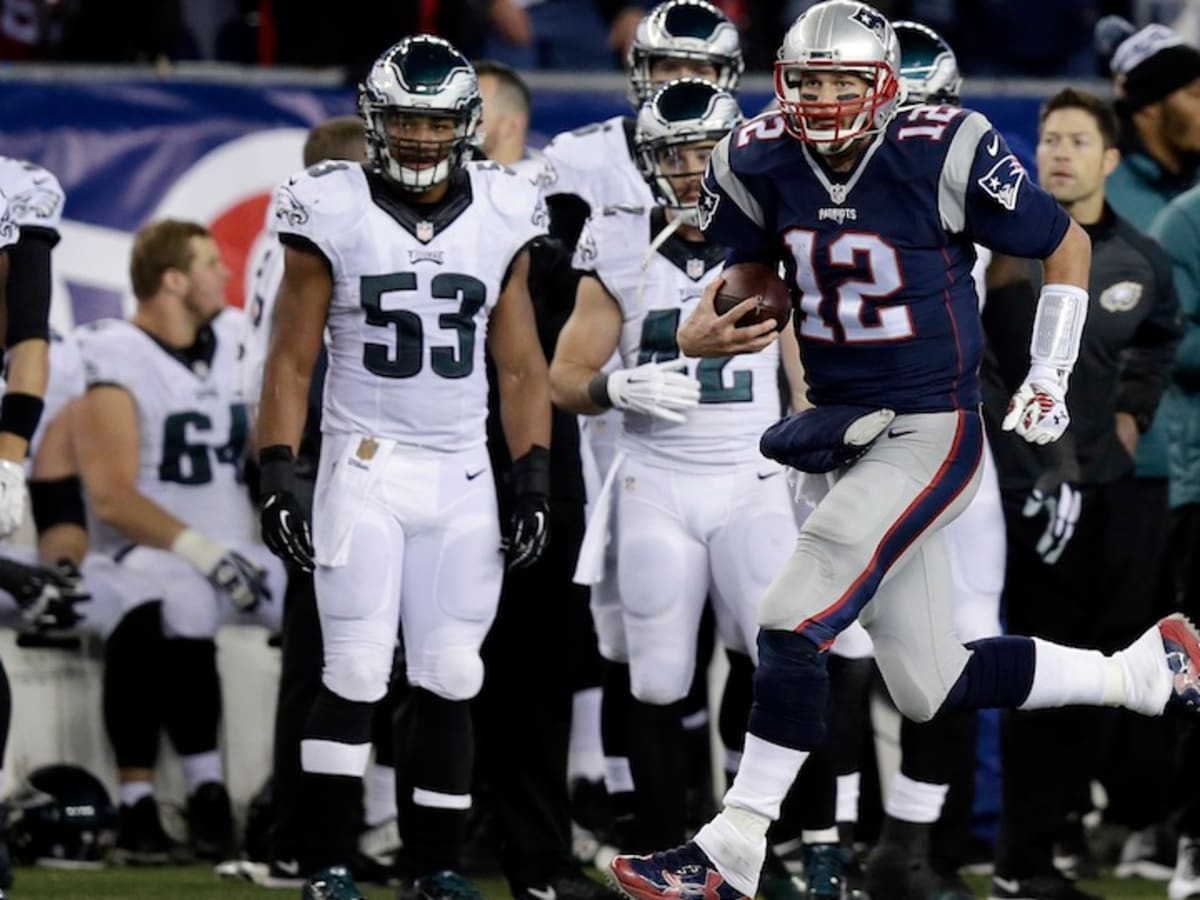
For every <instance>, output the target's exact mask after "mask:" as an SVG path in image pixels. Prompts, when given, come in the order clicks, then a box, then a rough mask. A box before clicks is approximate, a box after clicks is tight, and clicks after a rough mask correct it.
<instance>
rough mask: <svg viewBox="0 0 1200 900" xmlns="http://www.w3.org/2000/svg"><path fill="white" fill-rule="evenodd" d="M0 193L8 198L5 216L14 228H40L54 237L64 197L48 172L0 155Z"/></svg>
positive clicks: (0, 218) (36, 166)
mask: <svg viewBox="0 0 1200 900" xmlns="http://www.w3.org/2000/svg"><path fill="white" fill-rule="evenodd" d="M0 194H3V195H4V196H5V197H6V198H7V199H8V213H9V216H10V217H11V218H12V220H13V222H15V223H16V224H17V227H18V228H41V229H45V230H46V231H52V232H54V233H55V234H57V232H58V223H59V222H60V221H61V220H62V211H63V203H64V202H65V200H66V198H65V196H64V195H63V189H62V186H61V185H60V184H59V183H58V179H57V178H55V177H54V176H53V175H52V174H51V173H50V172H48V171H46V170H45V169H43V168H42V167H41V166H38V165H34V164H33V163H31V162H24V161H23V160H19V159H12V158H10V157H7V156H0ZM2 218H3V217H2V216H0V220H2ZM0 238H2V235H0ZM14 240H15V238H14ZM0 243H3V241H2V240H0Z"/></svg>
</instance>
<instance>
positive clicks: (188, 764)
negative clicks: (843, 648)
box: [179, 750, 224, 794]
mask: <svg viewBox="0 0 1200 900" xmlns="http://www.w3.org/2000/svg"><path fill="white" fill-rule="evenodd" d="M179 761H180V762H181V763H183V777H184V779H185V780H186V781H187V786H188V793H189V794H194V793H195V792H196V788H198V787H200V785H202V784H207V783H208V782H210V781H215V782H218V783H220V782H222V781H224V771H223V770H222V768H221V751H220V750H208V751H206V752H204V753H193V754H191V755H190V756H180V757H179Z"/></svg>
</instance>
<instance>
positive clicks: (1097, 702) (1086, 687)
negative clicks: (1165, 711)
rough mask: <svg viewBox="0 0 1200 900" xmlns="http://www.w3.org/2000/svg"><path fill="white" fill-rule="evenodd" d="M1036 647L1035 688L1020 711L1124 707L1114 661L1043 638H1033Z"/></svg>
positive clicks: (1120, 683) (1095, 651)
mask: <svg viewBox="0 0 1200 900" xmlns="http://www.w3.org/2000/svg"><path fill="white" fill-rule="evenodd" d="M1159 643H1160V645H1161V641H1160V642H1159ZM1033 645H1034V664H1033V685H1032V686H1031V687H1030V689H1029V696H1028V697H1026V698H1025V702H1024V703H1022V704H1021V705H1020V707H1019V709H1046V708H1047V707H1053V706H1070V705H1076V704H1078V705H1082V706H1119V705H1120V704H1121V701H1122V699H1123V697H1124V694H1125V691H1124V686H1123V680H1122V675H1121V667H1120V665H1119V664H1118V663H1117V662H1116V661H1114V660H1113V659H1112V658H1111V657H1108V656H1105V655H1104V654H1103V653H1101V652H1100V651H1099V650H1083V649H1081V648H1079V647H1064V646H1063V645H1062V644H1052V643H1050V641H1043V640H1042V639H1041V638H1033ZM1160 655H1161V652H1160ZM1163 703H1164V705H1165V704H1166V701H1165V700H1164V701H1163Z"/></svg>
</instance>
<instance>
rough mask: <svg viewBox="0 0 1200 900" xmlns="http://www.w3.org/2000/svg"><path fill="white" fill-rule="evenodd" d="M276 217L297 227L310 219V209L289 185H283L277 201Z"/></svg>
mask: <svg viewBox="0 0 1200 900" xmlns="http://www.w3.org/2000/svg"><path fill="white" fill-rule="evenodd" d="M275 218H276V219H278V220H280V221H281V222H286V223H287V224H288V225H291V226H292V227H293V228H296V227H298V226H300V225H303V224H304V223H305V222H307V221H308V210H307V209H306V208H305V206H304V204H303V203H301V202H300V201H299V200H297V199H296V195H295V194H293V193H292V192H291V191H290V190H289V189H288V188H287V187H281V188H280V189H279V199H278V200H277V201H276V202H275Z"/></svg>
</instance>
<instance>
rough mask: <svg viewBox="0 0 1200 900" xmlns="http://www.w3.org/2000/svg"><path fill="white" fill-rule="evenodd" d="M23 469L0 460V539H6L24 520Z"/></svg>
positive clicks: (12, 463) (16, 464)
mask: <svg viewBox="0 0 1200 900" xmlns="http://www.w3.org/2000/svg"><path fill="white" fill-rule="evenodd" d="M25 493H26V490H25V469H24V468H23V467H22V466H21V464H20V463H15V462H13V461H12V460H10V459H0V538H6V537H8V536H9V535H10V534H12V533H13V532H14V531H16V530H17V528H19V527H20V525H21V520H22V519H23V518H25Z"/></svg>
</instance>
